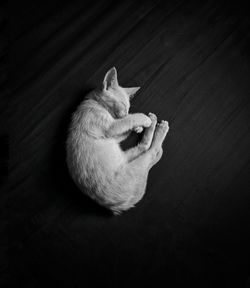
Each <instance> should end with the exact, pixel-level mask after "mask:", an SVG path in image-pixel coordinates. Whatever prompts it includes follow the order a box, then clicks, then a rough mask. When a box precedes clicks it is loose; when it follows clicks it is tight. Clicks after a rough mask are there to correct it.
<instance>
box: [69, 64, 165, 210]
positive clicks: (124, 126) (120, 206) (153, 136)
mask: <svg viewBox="0 0 250 288" xmlns="http://www.w3.org/2000/svg"><path fill="white" fill-rule="evenodd" d="M138 89H139V87H137V88H122V87H121V86H119V84H118V81H117V72H116V69H115V68H114V67H113V68H111V69H110V70H109V71H108V72H107V73H106V75H105V78H104V81H103V87H102V89H100V90H94V91H92V92H90V93H89V94H88V95H87V97H86V99H85V100H84V101H83V102H82V103H81V104H80V105H79V107H78V108H77V110H76V112H75V113H74V114H73V117H72V123H71V126H70V129H69V135H68V139H67V164H68V168H69V172H70V174H71V176H72V178H73V180H74V181H75V183H76V184H77V186H78V187H79V188H80V190H81V191H82V192H83V193H85V194H87V195H88V196H89V197H91V198H92V199H94V200H95V201H96V202H98V203H99V204H100V205H103V206H105V207H106V208H108V209H110V210H111V211H113V212H114V214H118V213H120V212H122V211H124V210H127V209H129V208H131V207H133V206H134V205H135V204H136V203H137V202H138V201H139V200H140V199H141V198H142V197H143V195H144V193H145V188H146V183H147V177H148V172H149V170H150V168H151V167H152V166H153V165H154V164H155V163H156V162H158V161H159V159H160V158H161V155H162V142H163V140H164V138H165V136H166V134H167V132H168V123H167V122H166V121H162V122H161V123H160V124H156V122H157V119H156V116H155V115H154V114H152V113H150V114H149V116H146V115H144V114H142V113H136V114H128V112H129V108H130V98H131V97H132V96H133V95H134V94H135V93H136V92H137V90H138ZM156 126H157V127H156ZM142 127H145V128H146V129H145V131H144V135H143V138H142V141H141V142H140V143H139V144H138V145H137V146H136V147H134V148H131V149H129V150H127V151H123V150H122V149H121V148H120V145H119V143H120V142H121V141H122V140H124V139H125V138H126V137H127V136H128V134H129V133H130V132H131V131H132V130H134V131H137V132H138V133H140V132H141V131H142Z"/></svg>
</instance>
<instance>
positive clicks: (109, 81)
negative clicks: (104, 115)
mask: <svg viewBox="0 0 250 288" xmlns="http://www.w3.org/2000/svg"><path fill="white" fill-rule="evenodd" d="M118 85H119V84H118V80H117V71H116V69H115V67H112V68H111V69H110V70H109V71H108V72H107V73H106V75H105V77H104V80H103V89H104V90H108V89H109V88H115V87H117V86H118Z"/></svg>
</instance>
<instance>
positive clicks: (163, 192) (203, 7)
mask: <svg viewBox="0 0 250 288" xmlns="http://www.w3.org/2000/svg"><path fill="white" fill-rule="evenodd" d="M9 13H10V21H9V24H8V26H7V28H8V33H7V34H8V35H9V41H8V44H9V50H8V59H9V60H8V64H9V68H8V83H7V84H6V83H5V82H4V80H3V81H2V82H1V83H3V84H2V85H1V95H2V96H1V102H0V104H1V107H2V109H1V110H2V113H1V116H0V120H1V124H2V125H1V130H0V132H1V135H0V136H1V138H0V139H1V142H2V146H1V148H2V149H1V154H2V155H1V158H3V159H4V161H6V159H8V175H7V174H6V173H7V172H6V167H5V168H4V166H2V167H3V169H1V172H3V173H4V175H5V176H4V177H3V180H2V179H1V181H2V182H1V183H2V186H1V202H0V203H1V204H0V205H1V210H0V211H1V219H2V220H1V234H2V235H6V236H8V239H6V237H3V239H2V240H1V251H2V253H1V254H2V256H1V262H0V263H1V266H0V267H1V275H2V276H1V282H0V283H1V284H2V285H1V287H47V286H48V285H56V287H57V286H59V285H60V286H65V287H66V286H67V287H83V286H86V287H93V286H95V285H97V286H100V285H102V286H103V285H109V286H110V287H113V286H114V287H117V286H118V285H119V286H120V287H128V285H132V284H131V283H134V284H136V283H137V285H138V284H142V283H148V285H149V286H153V285H154V286H155V287H158V286H159V285H160V284H158V283H164V284H163V285H164V287H167V286H169V287H184V285H185V287H186V286H187V285H193V286H196V285H197V287H215V285H217V284H218V285H220V286H221V287H248V286H247V285H249V283H250V271H249V259H250V258H249V256H250V253H249V252H250V251H249V250H250V249H249V242H250V229H249V223H248V222H249V221H248V219H249V217H250V215H249V214H250V212H249V211H250V210H249V203H250V196H249V188H250V185H249V184H250V183H249V172H250V170H249V168H250V166H249V163H250V149H249V147H250V135H249V115H250V114H249V112H250V101H249V95H250V82H249V79H250V57H249V56H250V54H249V51H250V41H249V39H250V38H249V36H250V34H249V31H250V30H249V28H250V21H249V15H248V10H247V9H246V7H245V6H244V5H243V4H241V3H238V2H237V3H236V2H235V3H233V4H229V3H227V4H222V2H219V1H199V2H198V1H145V2H143V4H140V3H139V2H136V1H124V2H117V1H99V2H97V1H96V2H95V1H87V2H83V1H72V2H68V3H67V4H63V3H62V2H60V1H58V3H56V2H55V4H45V3H43V4H39V5H35V4H33V5H26V4H24V3H23V4H19V5H18V6H16V7H9ZM5 43H6V42H5ZM3 47H6V46H3ZM1 51H3V53H1V55H2V56H3V57H5V56H6V48H4V49H2V50H1ZM2 59H3V58H2ZM1 63H3V64H4V63H5V64H4V67H5V66H6V60H3V61H1ZM112 66H116V68H117V70H118V78H119V82H120V83H121V84H122V85H124V86H125V85H127V86H141V90H140V92H139V93H138V95H137V97H136V98H135V99H134V101H133V104H132V112H136V111H140V112H144V113H148V112H154V113H156V114H157V116H158V119H159V120H161V119H165V120H168V121H169V124H170V132H169V134H168V136H167V139H166V141H165V142H164V154H163V157H162V159H161V161H160V162H159V164H158V165H157V166H155V167H154V168H153V169H152V171H151V172H150V176H149V180H148V185H147V192H146V195H145V197H144V199H143V200H142V201H141V202H140V203H139V204H138V205H137V207H136V208H135V209H133V210H131V211H130V212H128V213H125V214H124V215H123V216H121V217H111V216H110V215H109V214H108V213H107V212H106V211H105V210H103V209H102V208H100V207H98V206H97V205H96V204H95V203H92V201H90V200H89V199H87V198H86V197H84V196H82V195H81V194H80V193H79V191H78V189H77V188H76V187H75V185H74V184H73V182H72V181H71V179H70V177H69V174H68V172H67V167H66V164H65V140H66V136H67V128H68V125H69V121H70V117H71V114H72V112H73V111H74V109H75V108H76V106H77V105H78V104H79V103H80V101H81V100H82V99H83V97H84V94H85V93H86V92H87V91H89V90H90V89H92V88H93V87H96V86H97V85H100V83H101V81H102V78H103V75H104V73H105V72H106V70H107V69H109V68H110V67H112ZM1 71H4V72H5V73H6V67H5V68H4V69H2V70H1ZM1 79H5V78H4V77H1ZM7 99H8V105H7ZM132 141H138V138H136V136H133V139H132ZM162 281H163V282H162Z"/></svg>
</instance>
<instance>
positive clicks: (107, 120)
mask: <svg viewBox="0 0 250 288" xmlns="http://www.w3.org/2000/svg"><path fill="white" fill-rule="evenodd" d="M112 121H114V119H113V117H112V116H111V115H110V114H109V113H108V112H107V111H105V109H104V108H102V107H101V106H100V105H98V103H95V101H92V100H85V101H83V102H82V103H81V104H80V105H79V107H78V108H77V110H76V112H75V113H74V114H73V118H72V122H71V126H70V131H69V135H68V140H67V154H68V157H67V158H68V162H70V163H72V162H73V163H75V165H74V166H77V167H80V169H95V170H108V171H113V170H116V169H117V167H119V166H120V165H122V164H123V162H124V160H125V159H124V155H123V153H122V151H121V148H120V146H119V144H118V143H117V140H116V139H114V138H107V137H106V135H105V131H106V129H108V127H109V126H110V125H111V124H112ZM73 169H75V167H74V168H73Z"/></svg>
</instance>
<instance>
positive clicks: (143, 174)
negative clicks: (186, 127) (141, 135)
mask: <svg viewBox="0 0 250 288" xmlns="http://www.w3.org/2000/svg"><path fill="white" fill-rule="evenodd" d="M168 130H169V127H168V123H167V122H166V121H162V122H161V123H159V124H157V127H156V129H155V133H154V137H153V141H152V144H151V147H150V148H149V149H148V150H147V151H146V152H145V153H143V154H142V155H140V156H139V157H137V158H136V159H134V160H133V161H131V162H130V163H128V164H127V165H126V166H125V167H124V168H123V169H124V170H121V173H120V174H119V176H120V177H121V180H120V181H121V182H120V181H119V180H118V181H117V182H120V186H121V187H127V185H128V183H129V184H130V187H131V186H132V187H133V189H131V190H130V191H131V193H132V195H128V194H127V195H126V193H125V194H124V195H126V197H127V199H126V198H125V199H124V201H122V202H123V203H119V204H118V205H115V206H113V207H112V208H111V209H112V210H113V212H114V213H115V214H119V213H120V212H122V211H125V210H128V209H129V208H131V207H133V206H134V205H135V204H136V203H138V202H139V201H140V200H141V199H142V197H143V196H144V194H145V190H146V185H147V178H148V173H149V170H150V168H151V167H152V166H153V165H154V164H155V163H156V162H158V161H159V159H160V158H161V155H162V143H163V140H164V139H165V137H166V134H167V132H168ZM126 191H127V189H126Z"/></svg>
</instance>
